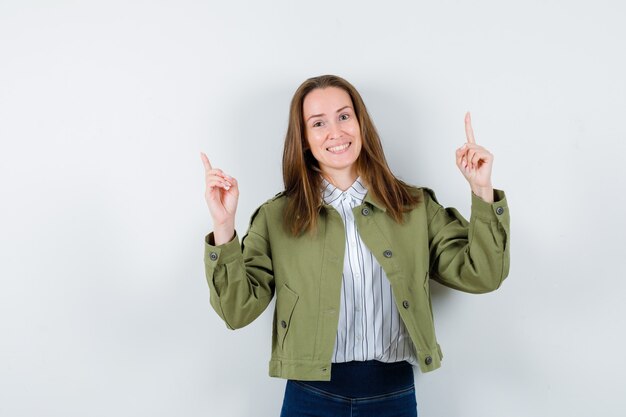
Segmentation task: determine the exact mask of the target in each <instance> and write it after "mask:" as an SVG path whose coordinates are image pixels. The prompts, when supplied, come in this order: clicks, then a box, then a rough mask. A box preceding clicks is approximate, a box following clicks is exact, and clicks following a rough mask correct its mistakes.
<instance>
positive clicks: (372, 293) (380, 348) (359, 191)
mask: <svg viewBox="0 0 626 417" xmlns="http://www.w3.org/2000/svg"><path fill="white" fill-rule="evenodd" d="M322 187H323V192H322V197H323V199H324V202H325V203H326V204H330V205H332V206H333V207H334V208H335V209H336V210H337V211H338V212H339V214H340V215H341V218H342V219H343V222H344V225H345V232H346V250H345V256H344V263H343V285H342V287H341V305H340V312H339V325H338V326H337V338H336V340H335V347H334V353H333V357H332V362H349V361H367V360H378V361H381V362H398V361H403V360H406V361H408V362H409V363H411V364H412V365H416V366H417V359H416V355H415V348H414V346H413V343H412V342H411V339H410V337H409V335H408V333H407V331H406V328H405V326H404V323H403V322H402V320H401V319H400V314H399V313H398V309H397V308H396V305H395V301H394V296H393V294H392V292H391V285H390V283H389V280H388V279H387V275H386V274H385V271H384V270H383V268H382V267H381V266H380V264H379V263H378V261H376V258H374V255H372V253H371V252H370V250H369V249H368V248H367V246H365V244H364V243H363V241H362V240H361V237H360V236H359V233H358V231H357V226H356V222H355V220H354V215H353V213H352V209H353V208H354V207H356V206H358V205H360V204H361V203H362V202H363V198H364V197H365V194H367V188H365V186H364V185H363V181H361V177H359V178H357V179H356V181H355V182H354V183H353V184H352V186H351V187H350V188H349V189H348V190H346V191H342V190H340V189H339V188H337V187H335V186H334V185H332V184H330V183H329V182H328V181H326V180H325V179H324V180H323V184H322Z"/></svg>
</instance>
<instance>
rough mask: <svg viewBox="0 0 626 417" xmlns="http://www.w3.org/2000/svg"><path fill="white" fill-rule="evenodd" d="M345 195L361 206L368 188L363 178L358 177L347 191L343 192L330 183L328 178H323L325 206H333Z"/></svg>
mask: <svg viewBox="0 0 626 417" xmlns="http://www.w3.org/2000/svg"><path fill="white" fill-rule="evenodd" d="M344 193H345V195H347V196H350V197H352V199H354V200H356V202H357V203H358V204H361V203H362V202H363V198H364V197H365V195H366V194H367V188H365V185H364V184H363V180H362V179H361V177H358V178H357V179H356V180H355V181H354V182H353V183H352V185H351V186H350V188H348V189H347V190H346V191H341V190H340V189H339V188H337V187H335V186H334V185H333V184H331V183H329V182H328V181H327V180H326V178H322V199H323V200H324V203H325V204H333V203H335V202H337V201H339V200H338V199H339V198H341V196H342V195H344Z"/></svg>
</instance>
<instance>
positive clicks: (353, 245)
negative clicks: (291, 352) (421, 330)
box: [341, 192, 365, 360]
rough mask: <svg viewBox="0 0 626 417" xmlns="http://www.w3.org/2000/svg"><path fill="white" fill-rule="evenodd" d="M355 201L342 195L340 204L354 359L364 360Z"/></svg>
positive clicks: (348, 195)
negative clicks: (351, 294)
mask: <svg viewBox="0 0 626 417" xmlns="http://www.w3.org/2000/svg"><path fill="white" fill-rule="evenodd" d="M355 203H356V201H354V199H353V197H352V196H351V195H350V194H349V193H347V192H346V193H344V195H343V197H342V202H341V204H342V205H343V207H344V211H345V213H346V225H349V226H348V230H347V231H348V239H347V240H346V246H349V247H346V253H349V254H350V259H349V262H350V266H351V270H352V280H353V283H354V312H353V314H354V356H355V359H360V360H365V357H364V355H363V291H364V289H363V285H362V279H361V276H362V274H363V271H362V270H361V263H360V262H359V258H358V256H359V251H358V249H357V245H358V242H357V238H356V230H355V221H354V215H353V214H352V208H353V207H354V206H355Z"/></svg>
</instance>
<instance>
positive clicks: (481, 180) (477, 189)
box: [456, 112, 493, 203]
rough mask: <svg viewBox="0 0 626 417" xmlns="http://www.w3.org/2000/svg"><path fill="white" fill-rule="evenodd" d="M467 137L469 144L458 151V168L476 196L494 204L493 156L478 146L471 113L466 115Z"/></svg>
mask: <svg viewBox="0 0 626 417" xmlns="http://www.w3.org/2000/svg"><path fill="white" fill-rule="evenodd" d="M465 135H466V136H467V142H466V143H465V144H464V145H463V146H461V147H460V148H459V149H457V150H456V166H457V167H459V170H460V171H461V173H462V174H463V176H464V177H465V179H466V180H467V181H468V182H469V184H470V187H471V188H472V191H473V192H474V194H476V195H477V196H479V197H480V198H482V199H483V200H485V201H486V202H488V203H492V202H493V186H492V185H491V168H492V166H493V155H492V154H491V152H489V151H488V150H487V149H485V148H483V147H482V146H480V145H477V144H476V141H475V140H474V131H473V130H472V119H471V117H470V113H469V112H467V113H466V114H465Z"/></svg>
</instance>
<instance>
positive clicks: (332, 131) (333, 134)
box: [328, 122, 341, 139]
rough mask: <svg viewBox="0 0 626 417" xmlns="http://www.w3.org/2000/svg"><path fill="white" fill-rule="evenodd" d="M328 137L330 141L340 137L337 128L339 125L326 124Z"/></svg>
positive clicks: (338, 128)
mask: <svg viewBox="0 0 626 417" xmlns="http://www.w3.org/2000/svg"><path fill="white" fill-rule="evenodd" d="M328 136H329V137H330V138H331V139H338V138H340V137H341V128H340V127H339V123H337V122H331V123H329V124H328Z"/></svg>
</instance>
